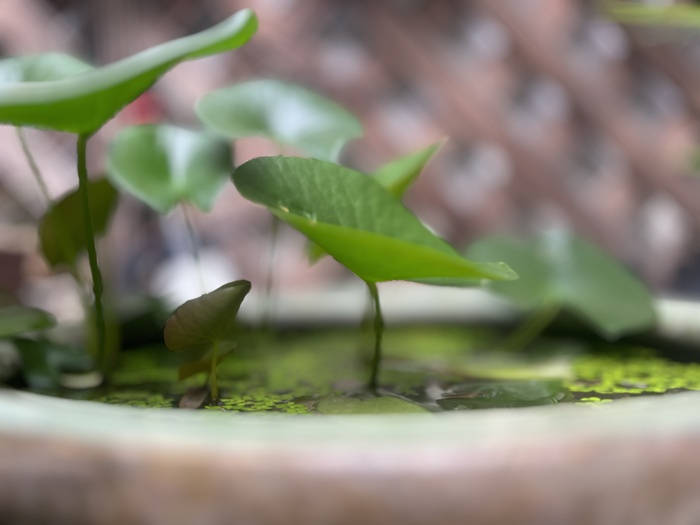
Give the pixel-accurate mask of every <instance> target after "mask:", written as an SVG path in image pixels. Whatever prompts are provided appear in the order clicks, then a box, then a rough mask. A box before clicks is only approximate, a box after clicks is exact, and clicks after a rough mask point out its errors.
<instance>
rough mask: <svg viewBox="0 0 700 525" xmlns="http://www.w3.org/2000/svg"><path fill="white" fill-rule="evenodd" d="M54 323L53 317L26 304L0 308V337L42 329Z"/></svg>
mask: <svg viewBox="0 0 700 525" xmlns="http://www.w3.org/2000/svg"><path fill="white" fill-rule="evenodd" d="M55 324H56V320H55V319H54V317H53V316H52V315H51V314H49V313H47V312H44V311H43V310H39V309H38V308H29V307H26V306H6V307H4V308H0V339H6V338H8V337H14V336H16V335H21V334H25V333H27V332H33V331H35V330H44V329H46V328H51V327H52V326H54V325H55Z"/></svg>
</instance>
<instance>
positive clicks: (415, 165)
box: [307, 141, 444, 263]
mask: <svg viewBox="0 0 700 525" xmlns="http://www.w3.org/2000/svg"><path fill="white" fill-rule="evenodd" d="M443 142H444V141H441V142H437V143H435V144H431V145H430V146H428V147H427V148H423V149H421V150H419V151H416V152H414V153H411V154H409V155H406V156H404V157H400V158H398V159H394V160H392V161H391V162H389V163H387V164H385V165H384V166H382V167H381V168H379V169H378V170H377V171H375V172H374V173H373V174H372V176H373V177H374V179H375V180H376V181H377V182H378V183H379V184H381V185H382V186H383V187H384V188H386V189H387V191H389V193H391V194H392V195H394V196H395V197H396V198H397V199H399V200H401V199H402V198H403V196H404V194H405V193H406V191H407V190H408V188H410V187H411V185H412V184H413V183H414V182H415V181H416V179H417V178H418V176H419V175H420V174H421V172H422V171H423V168H425V165H426V164H427V163H428V162H429V161H430V159H431V158H433V155H435V153H437V151H438V150H439V149H440V147H441V146H442V144H443ZM307 254H308V256H309V261H311V263H315V262H316V261H318V260H319V259H321V258H322V257H325V256H326V255H328V254H327V253H326V252H325V251H324V250H323V249H322V248H321V247H320V246H318V245H317V244H315V243H309V246H308V248H307Z"/></svg>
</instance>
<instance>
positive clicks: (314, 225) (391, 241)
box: [233, 157, 517, 284]
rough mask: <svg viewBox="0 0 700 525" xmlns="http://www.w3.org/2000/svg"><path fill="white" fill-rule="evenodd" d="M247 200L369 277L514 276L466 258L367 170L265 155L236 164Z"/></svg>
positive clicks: (458, 279) (460, 280) (455, 279)
mask: <svg viewBox="0 0 700 525" xmlns="http://www.w3.org/2000/svg"><path fill="white" fill-rule="evenodd" d="M233 181H234V183H235V185H236V187H237V188H238V191H239V192H240V193H241V195H243V196H244V197H245V198H247V199H249V200H251V201H253V202H255V203H258V204H261V205H263V206H266V207H267V208H268V209H269V210H270V211H271V212H272V213H274V214H275V215H277V216H278V217H279V218H280V219H282V220H283V221H285V222H287V223H289V224H290V225H292V226H293V227H294V228H296V229H298V230H299V231H301V232H302V233H303V234H304V235H306V236H307V237H308V238H309V239H310V240H311V241H313V242H315V243H316V244H318V245H319V246H320V247H321V248H323V249H324V250H325V251H327V252H328V253H329V254H330V255H332V256H333V257H334V258H335V259H337V260H338V261H339V262H340V263H341V264H343V265H345V266H346V267H347V268H348V269H349V270H350V271H352V272H353V273H355V274H356V275H357V276H358V277H360V278H361V279H364V280H365V281H367V282H381V281H392V280H424V279H433V278H436V279H450V280H451V282H450V284H473V280H474V279H513V278H516V277H517V276H516V274H515V273H514V272H513V271H512V270H511V269H510V268H508V267H507V266H506V265H505V264H501V263H475V262H472V261H469V260H467V259H464V258H463V257H462V256H461V255H459V254H458V253H457V252H456V251H455V250H454V249H453V248H452V247H451V246H450V245H449V244H447V243H446V242H445V241H443V240H442V239H440V238H438V237H436V236H435V235H433V234H432V233H431V232H430V231H429V230H428V229H427V228H426V227H425V226H423V224H422V223H421V222H420V221H419V220H418V219H417V218H416V217H415V216H414V215H413V214H412V213H411V212H410V211H408V210H407V209H406V208H405V207H404V206H403V205H402V204H401V203H400V202H399V201H398V200H397V199H396V198H395V197H394V196H393V195H391V194H390V193H389V192H388V191H387V190H385V189H384V188H382V187H381V186H380V185H379V184H378V183H377V182H376V181H374V180H373V179H372V178H370V177H367V176H366V175H364V174H362V173H359V172H356V171H353V170H350V169H347V168H344V167H342V166H338V165H336V164H332V163H328V162H322V161H319V160H314V159H301V158H294V157H263V158H257V159H253V160H251V161H248V162H246V163H245V164H243V165H242V166H240V167H238V168H237V169H236V170H235V171H234V173H233Z"/></svg>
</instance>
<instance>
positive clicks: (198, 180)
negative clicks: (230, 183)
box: [107, 125, 233, 213]
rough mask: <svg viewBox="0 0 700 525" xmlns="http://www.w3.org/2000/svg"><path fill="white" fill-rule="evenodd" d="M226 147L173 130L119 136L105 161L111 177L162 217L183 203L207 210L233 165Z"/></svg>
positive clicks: (135, 130)
mask: <svg viewBox="0 0 700 525" xmlns="http://www.w3.org/2000/svg"><path fill="white" fill-rule="evenodd" d="M231 157H232V152H231V147H230V146H229V143H228V142H226V141H223V140H221V139H219V138H216V137H214V136H211V135H209V134H207V133H203V132H198V131H191V130H188V129H183V128H179V127H175V126H166V125H143V126H133V127H129V128H126V129H124V130H123V131H122V132H120V133H119V134H118V135H117V136H116V138H115V139H114V141H113V142H112V144H111V147H110V151H109V156H108V159H107V165H108V174H109V177H110V179H111V180H112V181H113V182H114V183H115V184H116V185H117V186H119V187H121V188H122V189H124V190H126V191H128V192H129V193H131V194H133V195H134V196H136V197H137V198H139V199H140V200H142V201H143V202H145V203H146V204H148V205H149V206H151V207H152V208H154V209H156V210H158V211H159V212H161V213H168V212H170V211H171V210H172V209H173V207H174V206H176V205H177V204H179V203H181V202H185V201H187V202H191V203H192V204H194V205H195V206H197V207H198V208H199V209H201V210H203V211H210V210H211V208H212V206H213V205H214V201H215V200H216V197H217V195H218V194H219V191H220V190H221V188H222V187H223V185H224V183H225V182H226V181H227V180H228V178H229V175H230V174H231V171H232V170H233V165H232V163H231Z"/></svg>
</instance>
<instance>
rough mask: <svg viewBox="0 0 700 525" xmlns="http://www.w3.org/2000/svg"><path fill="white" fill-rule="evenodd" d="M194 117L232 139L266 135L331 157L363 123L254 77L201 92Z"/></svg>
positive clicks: (311, 96)
mask: <svg viewBox="0 0 700 525" xmlns="http://www.w3.org/2000/svg"><path fill="white" fill-rule="evenodd" d="M197 114H198V115H199V118H200V119H201V120H202V122H204V123H205V124H207V125H208V126H210V127H211V128H212V129H214V130H216V131H218V132H220V133H222V134H224V135H225V136H227V137H229V138H233V139H239V138H243V137H266V138H268V139H270V140H272V141H274V142H276V143H277V144H280V145H288V146H292V147H294V148H296V149H297V150H299V151H300V152H303V153H305V154H307V155H309V156H311V157H316V158H319V159H323V160H333V161H334V160H336V159H337V158H338V155H339V153H340V150H341V149H342V147H343V146H344V145H345V143H346V142H348V141H349V140H350V139H353V138H356V137H359V136H361V135H362V125H361V124H360V123H359V122H358V120H357V119H356V118H355V117H354V116H353V115H352V114H350V113H349V112H347V111H346V110H345V109H343V108H341V107H340V106H338V105H337V104H335V103H334V102H331V101H330V100H328V99H325V98H323V97H321V96H320V95H317V94H316V93H313V92H312V91H309V90H307V89H305V88H302V87H300V86H295V85H293V84H286V83H284V82H279V81H276V80H255V81H251V82H245V83H243V84H237V85H235V86H230V87H226V88H223V89H220V90H218V91H214V92H212V93H209V94H207V95H205V96H204V97H202V99H201V100H200V101H199V102H198V104H197Z"/></svg>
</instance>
